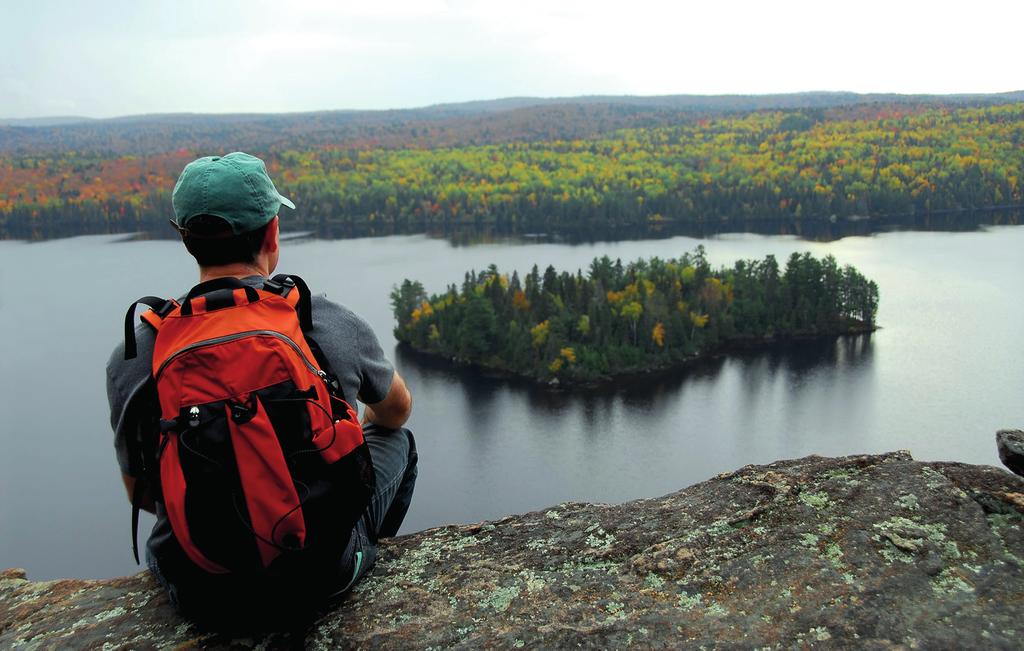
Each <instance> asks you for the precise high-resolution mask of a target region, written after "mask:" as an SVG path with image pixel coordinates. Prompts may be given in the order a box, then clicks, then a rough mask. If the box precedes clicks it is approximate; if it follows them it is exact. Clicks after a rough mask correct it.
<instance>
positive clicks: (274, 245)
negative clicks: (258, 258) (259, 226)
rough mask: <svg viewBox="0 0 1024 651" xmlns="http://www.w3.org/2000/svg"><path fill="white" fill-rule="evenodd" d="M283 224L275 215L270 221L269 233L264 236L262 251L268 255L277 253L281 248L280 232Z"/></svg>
mask: <svg viewBox="0 0 1024 651" xmlns="http://www.w3.org/2000/svg"><path fill="white" fill-rule="evenodd" d="M280 227H281V224H280V221H279V220H278V218H277V216H276V215H275V216H274V218H273V219H271V220H270V224H268V225H267V232H266V233H265V234H264V235H263V246H262V249H263V251H264V252H266V253H277V249H278V248H280V246H281V243H280V239H279V238H280V236H281V230H280Z"/></svg>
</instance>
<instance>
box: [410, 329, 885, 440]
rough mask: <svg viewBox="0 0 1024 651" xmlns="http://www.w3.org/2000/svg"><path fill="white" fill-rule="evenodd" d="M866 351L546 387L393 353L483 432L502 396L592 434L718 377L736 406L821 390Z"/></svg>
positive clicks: (769, 351)
mask: <svg viewBox="0 0 1024 651" xmlns="http://www.w3.org/2000/svg"><path fill="white" fill-rule="evenodd" d="M873 352H874V349H873V347H872V345H871V334H862V335H849V336H843V337H834V338H832V337H825V338H818V339H808V340H801V341H797V342H783V343H775V344H770V345H767V346H766V347H764V348H760V349H756V350H744V351H738V352H731V353H727V354H722V355H717V356H714V357H710V358H707V359H703V360H698V361H695V362H692V363H690V364H687V365H685V366H683V367H680V368H678V369H674V370H670V371H664V372H659V373H652V374H650V375H648V376H631V377H628V378H623V379H619V380H615V381H612V382H609V383H607V384H603V385H601V386H598V387H572V386H561V387H557V388H552V387H549V386H546V385H540V384H537V383H535V382H531V381H528V380H524V379H521V378H514V377H503V376H497V375H495V374H493V373H489V372H487V371H486V370H480V369H477V368H473V367H468V366H459V365H453V364H451V363H449V362H447V361H445V360H441V359H438V358H436V357H433V356H429V355H424V354H421V353H417V352H416V351H414V350H412V349H411V348H409V347H408V346H404V345H403V346H398V347H396V349H395V355H396V358H397V360H396V361H397V365H398V366H399V367H400V368H402V369H403V372H404V373H406V374H407V375H410V376H411V377H415V378H416V383H417V384H418V385H420V386H423V385H426V386H428V387H429V386H430V385H434V384H436V385H443V386H445V387H446V388H447V389H448V390H451V388H452V387H459V388H460V389H461V392H462V396H461V398H462V400H463V401H464V402H465V404H466V409H467V410H468V411H469V414H470V415H471V417H472V420H473V421H474V422H476V423H478V424H479V425H480V426H481V428H482V429H486V428H487V425H488V424H489V423H490V422H491V420H492V419H493V418H494V417H495V414H498V413H501V410H500V409H499V408H498V407H497V406H496V403H497V402H500V401H501V400H503V399H515V400H525V401H527V402H528V403H529V404H530V408H531V410H532V411H534V412H536V414H537V415H538V416H539V417H542V418H559V417H562V416H564V415H565V414H566V412H567V411H568V410H578V412H579V413H580V414H581V415H582V418H583V421H584V423H585V424H586V425H587V426H588V429H593V428H594V427H596V426H597V425H598V423H600V422H605V421H607V420H608V418H609V416H610V411H611V409H612V407H613V405H615V404H616V403H619V404H621V405H622V406H623V407H624V408H625V409H627V410H628V411H629V412H630V414H631V415H632V416H634V417H640V416H642V415H645V414H647V413H651V412H653V411H655V410H656V409H658V408H660V407H662V406H663V405H664V403H665V402H666V401H669V400H672V399H674V398H675V397H676V396H678V395H680V394H681V393H685V392H687V391H696V390H699V389H700V388H701V387H703V386H704V385H707V384H708V383H712V382H717V381H719V380H720V379H721V377H722V376H723V374H728V375H729V376H734V377H736V378H738V382H737V386H736V388H737V395H736V398H737V399H738V400H739V402H738V403H737V404H748V403H750V402H754V401H757V400H758V399H759V398H760V397H761V396H764V395H765V394H768V393H770V392H771V389H772V387H774V386H776V385H778V384H779V383H780V382H781V383H782V384H783V385H784V387H785V389H786V390H787V391H788V392H790V393H794V394H796V393H799V392H800V391H801V390H806V389H807V388H808V387H810V386H816V387H818V388H826V389H828V387H830V386H831V385H832V384H833V383H834V382H836V381H837V380H838V379H840V378H847V377H849V375H850V373H851V370H852V369H863V368H868V367H870V365H871V357H872V355H873Z"/></svg>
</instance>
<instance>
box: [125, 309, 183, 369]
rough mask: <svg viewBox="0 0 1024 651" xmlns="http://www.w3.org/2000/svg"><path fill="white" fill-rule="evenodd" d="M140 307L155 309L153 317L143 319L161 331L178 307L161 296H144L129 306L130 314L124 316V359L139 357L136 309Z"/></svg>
mask: <svg viewBox="0 0 1024 651" xmlns="http://www.w3.org/2000/svg"><path fill="white" fill-rule="evenodd" d="M139 305H146V306H149V307H150V308H152V309H153V312H152V314H153V316H151V317H150V316H148V315H149V314H150V313H149V312H147V313H146V314H147V316H144V317H143V320H144V321H145V322H146V323H148V324H149V325H151V326H152V327H154V328H157V329H159V327H160V323H161V322H162V321H163V320H164V318H166V317H167V315H168V314H170V313H171V311H172V310H174V308H176V307H178V303H177V302H176V301H172V300H168V299H166V298H160V297H159V296H143V297H142V298H140V299H139V300H137V301H135V302H134V303H132V304H131V305H129V306H128V312H127V313H125V315H124V358H125V359H135V356H136V355H138V346H137V344H136V341H135V308H136V307H137V306H139Z"/></svg>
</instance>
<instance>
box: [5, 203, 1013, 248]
mask: <svg viewBox="0 0 1024 651" xmlns="http://www.w3.org/2000/svg"><path fill="white" fill-rule="evenodd" d="M1022 218H1024V213H1022V212H1021V210H1020V209H1019V208H1009V209H983V210H976V211H949V212H943V213H930V214H922V215H881V216H852V217H836V216H831V217H823V218H821V217H819V218H803V219H728V218H722V219H717V218H716V219H709V220H706V221H695V222H672V221H662V222H647V223H638V224H623V225H618V226H607V225H594V224H577V225H572V224H569V225H557V226H556V225H553V226H551V227H549V228H546V229H543V230H534V231H533V232H523V230H522V229H520V228H518V227H515V226H504V225H497V224H476V223H473V224H388V223H381V222H372V223H371V222H362V221H327V222H307V221H304V220H302V219H301V217H300V218H297V219H296V218H295V217H292V219H291V220H289V221H287V222H283V223H282V227H283V228H284V229H285V231H287V232H286V233H285V234H284V237H293V238H296V239H305V238H316V239H321V240H340V239H355V238H364V237H389V236H394V235H419V234H424V235H427V236H428V237H430V238H435V239H443V240H447V241H448V242H449V243H450V244H451V245H452V246H455V247H464V246H479V245H490V244H538V243H555V244H591V243H597V242H618V241H636V240H659V239H667V238H671V237H679V236H684V237H693V238H697V239H707V238H710V237H715V236H718V235H723V234H727V233H751V234H756V235H790V236H795V237H799V238H800V239H803V240H808V241H812V242H834V241H836V240H840V239H843V238H845V237H853V236H865V235H872V234H875V233H880V232H887V231H896V230H903V231H936V232H939V231H941V232H970V231H976V230H978V229H979V228H981V227H982V226H1017V225H1020V224H1021V223H1024V219H1022ZM111 227H113V228H115V229H116V228H118V225H117V224H110V223H107V222H96V223H93V222H89V223H86V224H64V223H57V222H54V223H52V224H51V223H49V222H45V220H44V221H43V222H40V223H35V224H34V225H33V227H32V229H31V230H25V231H21V230H10V229H7V230H5V229H4V226H3V224H0V239H25V240H33V241H38V240H48V239H57V238H62V237H72V236H78V235H99V234H107V233H116V232H124V231H117V230H115V231H111V230H110V228H111ZM131 239H155V240H172V239H177V234H176V233H175V232H174V231H173V230H172V229H170V228H167V227H164V225H162V224H161V225H160V226H159V227H157V228H154V229H152V230H142V231H141V232H137V233H133V234H131Z"/></svg>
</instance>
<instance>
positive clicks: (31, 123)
mask: <svg viewBox="0 0 1024 651" xmlns="http://www.w3.org/2000/svg"><path fill="white" fill-rule="evenodd" d="M94 121H95V118H87V117H82V116H81V115H55V116H51V117H46V118H0V127H60V126H65V125H69V124H80V123H82V122H94Z"/></svg>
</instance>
